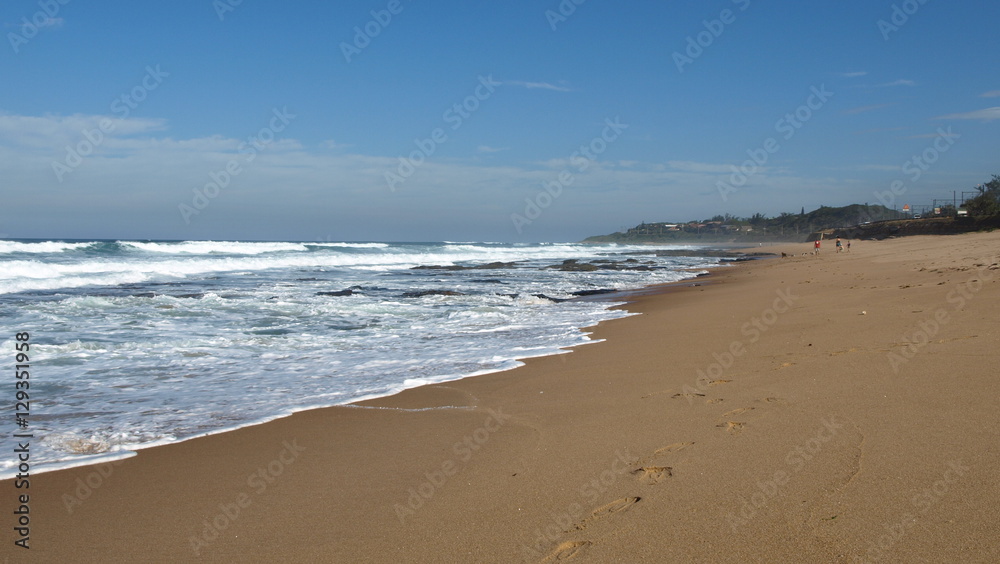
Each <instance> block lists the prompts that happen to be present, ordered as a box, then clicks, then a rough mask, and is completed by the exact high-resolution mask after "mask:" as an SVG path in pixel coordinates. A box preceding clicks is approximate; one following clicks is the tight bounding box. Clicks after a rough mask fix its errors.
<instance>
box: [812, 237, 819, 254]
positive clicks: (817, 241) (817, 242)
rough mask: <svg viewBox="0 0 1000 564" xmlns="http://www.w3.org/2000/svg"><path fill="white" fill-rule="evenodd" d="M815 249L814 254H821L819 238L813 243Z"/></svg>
mask: <svg viewBox="0 0 1000 564" xmlns="http://www.w3.org/2000/svg"><path fill="white" fill-rule="evenodd" d="M813 249H815V251H813V254H814V255H818V254H819V239H816V242H815V243H813Z"/></svg>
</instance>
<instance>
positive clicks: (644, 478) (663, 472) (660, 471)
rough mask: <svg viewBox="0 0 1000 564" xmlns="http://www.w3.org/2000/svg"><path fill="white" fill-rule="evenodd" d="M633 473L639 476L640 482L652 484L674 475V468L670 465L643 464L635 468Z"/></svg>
mask: <svg viewBox="0 0 1000 564" xmlns="http://www.w3.org/2000/svg"><path fill="white" fill-rule="evenodd" d="M632 474H633V475H635V476H638V477H639V481H640V482H642V483H643V484H647V485H650V486H652V485H654V484H659V483H660V482H662V481H663V480H666V479H667V478H669V477H671V476H673V475H674V474H673V468H671V467H669V466H643V467H641V468H636V469H635V470H633V471H632Z"/></svg>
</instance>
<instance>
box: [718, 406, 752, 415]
mask: <svg viewBox="0 0 1000 564" xmlns="http://www.w3.org/2000/svg"><path fill="white" fill-rule="evenodd" d="M754 409H756V408H754V407H740V408H738V409H734V410H732V411H727V412H725V413H723V414H722V416H723V417H732V416H734V415H739V414H741V413H746V412H748V411H753V410H754Z"/></svg>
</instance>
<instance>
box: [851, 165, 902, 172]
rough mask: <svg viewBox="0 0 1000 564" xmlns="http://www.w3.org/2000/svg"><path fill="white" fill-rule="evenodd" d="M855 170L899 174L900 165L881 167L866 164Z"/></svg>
mask: <svg viewBox="0 0 1000 564" xmlns="http://www.w3.org/2000/svg"><path fill="white" fill-rule="evenodd" d="M853 170H863V171H868V170H875V171H879V172H898V171H899V165H880V164H866V165H859V166H856V167H854V169H853Z"/></svg>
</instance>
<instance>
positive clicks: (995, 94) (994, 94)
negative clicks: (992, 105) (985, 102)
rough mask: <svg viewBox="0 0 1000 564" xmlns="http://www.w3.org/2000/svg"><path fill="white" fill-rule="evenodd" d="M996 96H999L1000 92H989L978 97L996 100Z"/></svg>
mask: <svg viewBox="0 0 1000 564" xmlns="http://www.w3.org/2000/svg"><path fill="white" fill-rule="evenodd" d="M997 96H1000V90H990V91H989V92H983V93H982V94H980V95H979V97H980V98H996V97H997Z"/></svg>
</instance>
